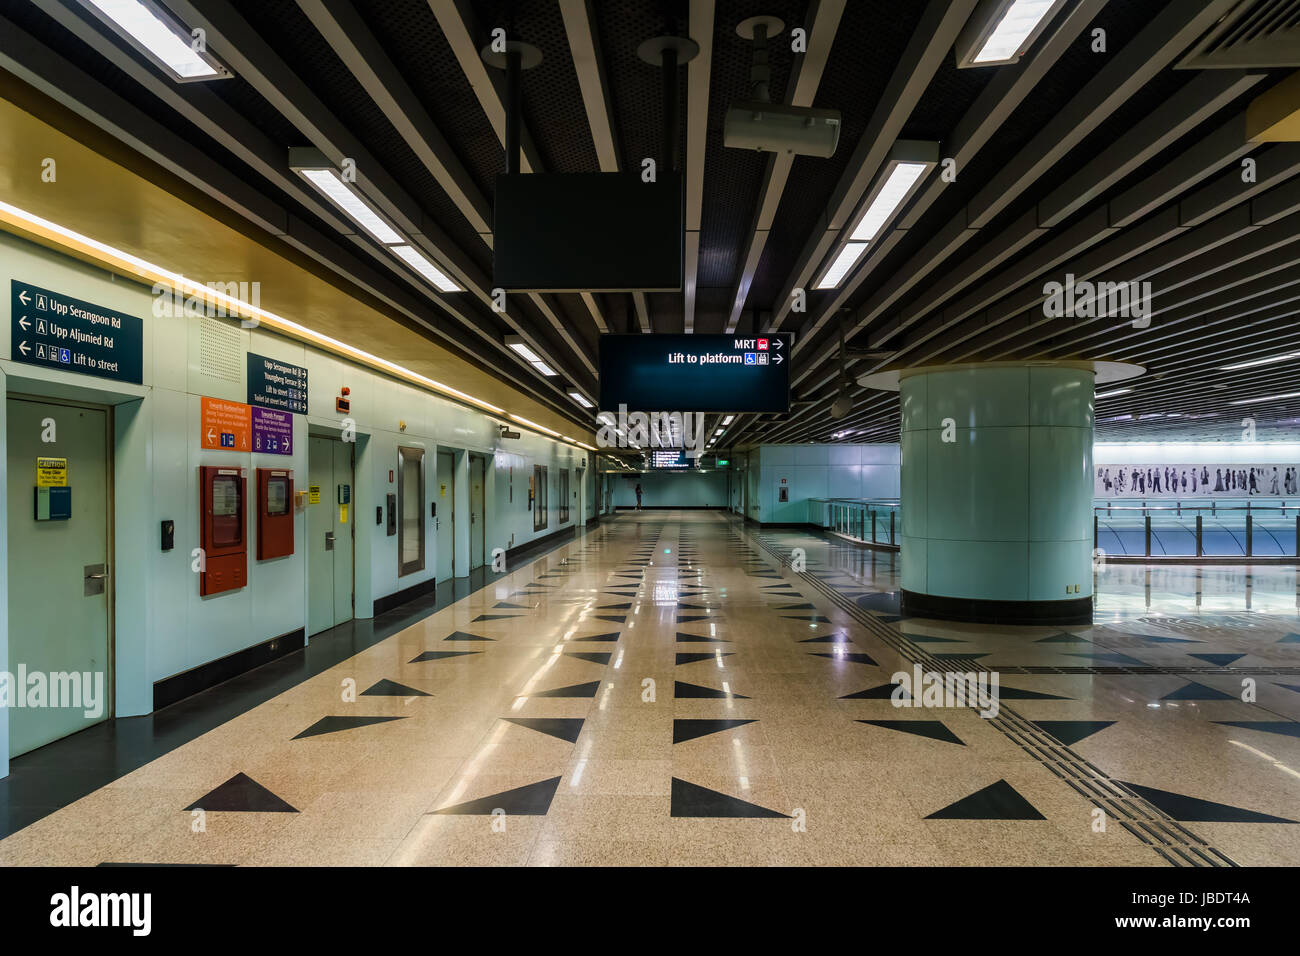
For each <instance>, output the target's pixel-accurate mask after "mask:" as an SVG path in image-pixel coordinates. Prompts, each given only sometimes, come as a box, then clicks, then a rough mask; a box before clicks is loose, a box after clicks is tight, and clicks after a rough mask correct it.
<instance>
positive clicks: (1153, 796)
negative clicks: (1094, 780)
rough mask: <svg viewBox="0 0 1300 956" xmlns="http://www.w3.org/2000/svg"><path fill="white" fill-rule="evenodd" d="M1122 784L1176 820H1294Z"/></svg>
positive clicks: (1232, 821) (1263, 821) (1256, 821)
mask: <svg viewBox="0 0 1300 956" xmlns="http://www.w3.org/2000/svg"><path fill="white" fill-rule="evenodd" d="M1121 783H1124V786H1126V787H1128V788H1130V789H1131V790H1133V791H1134V792H1135V793H1136V794H1137V795H1138V796H1140V797H1141V798H1142V799H1143V800H1146V801H1147V802H1148V803H1153V804H1155V805H1156V806H1157V807H1159V808H1160V809H1161V810H1163V811H1164V812H1165V813H1167V814H1169V815H1170V816H1171V817H1173V818H1174V819H1175V820H1177V821H1178V822H1179V823H1295V822H1297V821H1295V820H1287V819H1286V818H1284V817H1274V816H1270V815H1269V814H1267V813H1256V812H1255V811H1254V810H1244V809H1242V808H1241V807H1234V806H1231V805H1229V804H1226V803H1214V802H1213V801H1211V800H1202V799H1200V798H1199V797H1189V796H1187V795H1186V794H1182V793H1173V792H1172V791H1169V790H1157V789H1156V788H1155V787H1143V786H1140V785H1138V784H1136V783H1127V782H1125V781H1121Z"/></svg>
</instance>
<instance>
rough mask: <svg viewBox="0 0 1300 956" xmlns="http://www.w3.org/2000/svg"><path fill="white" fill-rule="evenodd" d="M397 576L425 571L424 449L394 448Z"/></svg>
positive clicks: (400, 446)
mask: <svg viewBox="0 0 1300 956" xmlns="http://www.w3.org/2000/svg"><path fill="white" fill-rule="evenodd" d="M397 467H398V471H397V576H398V577H399V578H400V577H402V576H404V575H407V574H414V573H415V572H416V571H423V570H424V501H425V496H424V449H423V448H417V447H413V446H410V445H399V446H398V448H397Z"/></svg>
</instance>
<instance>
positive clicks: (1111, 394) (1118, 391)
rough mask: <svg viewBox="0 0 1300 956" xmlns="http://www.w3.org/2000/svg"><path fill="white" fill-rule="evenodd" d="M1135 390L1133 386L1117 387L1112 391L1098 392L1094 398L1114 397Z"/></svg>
mask: <svg viewBox="0 0 1300 956" xmlns="http://www.w3.org/2000/svg"><path fill="white" fill-rule="evenodd" d="M1131 391H1133V389H1131V388H1117V389H1114V390H1113V391H1110V392H1098V393H1097V394H1096V395H1094V396H1093V398H1114V397H1115V396H1116V395H1127V394H1128V393H1129V392H1131Z"/></svg>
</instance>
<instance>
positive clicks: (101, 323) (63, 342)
mask: <svg viewBox="0 0 1300 956" xmlns="http://www.w3.org/2000/svg"><path fill="white" fill-rule="evenodd" d="M9 306H10V311H9V345H10V352H9V357H10V358H12V359H13V360H14V361H15V362H23V363H25V364H27V365H41V366H44V367H46V368H51V369H57V370H59V371H61V372H77V373H78V374H80V375H94V376H97V377H99V378H111V379H115V380H116V381H119V382H134V383H135V384H137V385H139V384H140V383H141V382H142V381H143V378H144V323H143V322H142V321H141V320H140V319H138V318H136V317H135V316H133V315H126V314H125V313H123V312H114V311H113V310H112V309H106V308H104V307H103V306H99V305H94V304H93V303H90V302H84V301H82V300H81V299H74V298H72V296H69V295H64V294H63V293H62V292H54V291H52V290H50V289H42V288H40V287H39V286H34V285H28V284H27V283H26V282H19V281H18V280H17V279H14V280H12V281H11V282H10V302H9Z"/></svg>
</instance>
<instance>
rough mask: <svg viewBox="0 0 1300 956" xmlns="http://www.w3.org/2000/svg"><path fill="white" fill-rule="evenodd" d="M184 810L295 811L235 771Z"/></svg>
mask: <svg viewBox="0 0 1300 956" xmlns="http://www.w3.org/2000/svg"><path fill="white" fill-rule="evenodd" d="M185 809H186V810H222V811H226V812H234V813H297V812H298V811H297V809H296V808H294V807H291V806H290V805H289V804H287V803H286V802H285V801H283V800H281V799H280V798H279V797H277V796H276V795H275V794H274V793H272V792H271V791H270V790H267V789H266V787H264V786H262V785H261V784H260V783H258V782H257V781H256V780H254V779H253V778H252V777H250V776H249V775H248V774H246V773H237V774H235V775H234V776H233V777H231V778H230V779H229V780H227V781H226V782H225V783H223V784H222V785H221V786H219V787H217V788H216V789H215V790H211V791H209V792H208V793H206V794H204V795H203V796H201V797H199V799H197V800H195V801H194V802H193V803H191V804H190V805H189V806H188V807H186V808H185Z"/></svg>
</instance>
